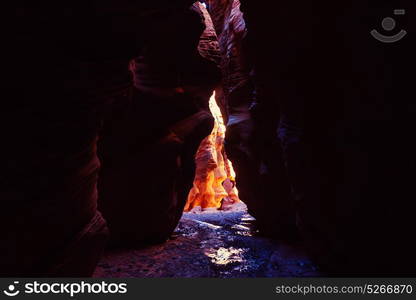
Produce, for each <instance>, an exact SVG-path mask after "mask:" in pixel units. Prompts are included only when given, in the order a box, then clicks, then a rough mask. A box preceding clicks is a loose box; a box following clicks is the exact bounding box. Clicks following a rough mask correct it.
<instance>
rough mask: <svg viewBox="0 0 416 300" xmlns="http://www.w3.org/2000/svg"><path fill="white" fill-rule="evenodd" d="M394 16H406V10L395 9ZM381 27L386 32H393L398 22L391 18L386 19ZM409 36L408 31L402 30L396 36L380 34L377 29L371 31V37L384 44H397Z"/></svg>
mask: <svg viewBox="0 0 416 300" xmlns="http://www.w3.org/2000/svg"><path fill="white" fill-rule="evenodd" d="M394 14H395V15H396V16H400V15H405V14H406V11H405V10H404V9H395V10H394ZM381 26H382V27H383V29H384V30H385V31H392V30H393V29H395V28H396V20H395V19H393V18H390V17H387V18H384V19H383V21H382V22H381ZM406 34H407V31H406V30H400V32H399V33H397V34H395V35H384V34H381V33H380V32H378V31H377V30H376V29H374V30H372V31H371V35H372V36H373V37H374V38H375V39H376V40H379V41H380V42H382V43H395V42H398V41H400V40H401V39H402V38H404V37H405V36H406Z"/></svg>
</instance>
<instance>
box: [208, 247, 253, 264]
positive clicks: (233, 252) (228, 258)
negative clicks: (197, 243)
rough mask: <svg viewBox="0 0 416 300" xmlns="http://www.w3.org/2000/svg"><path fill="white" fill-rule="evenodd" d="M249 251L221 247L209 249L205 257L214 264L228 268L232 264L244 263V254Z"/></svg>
mask: <svg viewBox="0 0 416 300" xmlns="http://www.w3.org/2000/svg"><path fill="white" fill-rule="evenodd" d="M247 251H248V249H242V248H234V247H230V248H224V247H221V248H219V249H207V250H206V252H205V255H206V256H208V257H209V258H211V262H212V263H213V264H216V265H221V266H226V265H228V264H231V263H242V262H243V261H244V253H246V252H247Z"/></svg>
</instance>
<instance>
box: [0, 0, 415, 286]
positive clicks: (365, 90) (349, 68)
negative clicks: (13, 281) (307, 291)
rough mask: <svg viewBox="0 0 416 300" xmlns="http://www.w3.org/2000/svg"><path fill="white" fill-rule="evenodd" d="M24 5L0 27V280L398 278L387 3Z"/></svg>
mask: <svg viewBox="0 0 416 300" xmlns="http://www.w3.org/2000/svg"><path fill="white" fill-rule="evenodd" d="M37 2H40V3H36V1H35V2H34V1H18V2H16V3H15V4H13V6H14V7H13V10H12V12H11V13H10V14H9V16H7V17H6V19H5V21H6V22H7V24H8V27H9V28H12V29H13V30H12V31H10V32H9V33H6V34H5V35H4V36H3V40H4V47H3V50H2V51H3V52H4V54H3V58H4V59H3V64H2V71H1V72H3V74H4V75H5V76H2V77H3V78H5V79H4V80H3V83H2V85H3V86H4V87H3V91H4V95H7V97H6V96H4V99H5V101H4V102H5V104H4V105H3V108H2V112H3V114H2V118H0V119H1V122H2V124H1V126H0V127H1V128H2V129H1V130H2V131H1V133H2V134H1V136H2V138H3V141H4V142H3V143H2V147H1V148H2V149H1V150H0V151H1V157H2V160H1V165H2V174H1V177H0V178H1V180H0V183H1V185H0V187H1V188H0V199H1V200H2V206H3V207H2V209H1V210H0V277H112V278H114V277H219V278H236V277H308V276H309V277H316V276H371V275H377V276H389V275H390V276H393V275H397V276H409V274H414V272H415V271H414V270H415V264H414V253H416V251H414V250H415V249H413V247H412V246H410V245H408V244H407V243H406V244H405V242H404V241H407V240H409V237H410V236H413V235H412V234H414V233H413V231H414V228H415V227H414V218H413V217H412V212H413V213H414V211H413V210H412V209H411V208H410V202H412V201H411V196H409V195H413V194H414V191H413V190H412V186H413V185H412V180H413V176H414V172H413V171H414V166H415V165H416V159H415V155H414V153H416V151H415V150H416V149H415V147H414V146H413V145H411V144H410V143H409V139H410V138H409V137H410V136H413V135H414V131H412V130H413V128H412V127H411V126H410V124H411V120H412V118H414V111H415V108H414V104H413V103H412V104H408V103H404V102H405V101H400V100H401V99H407V98H409V97H410V96H409V95H410V94H411V93H412V91H413V90H412V89H411V87H412V84H413V83H412V80H413V79H412V78H411V76H407V77H406V76H404V75H403V76H402V75H401V74H412V71H413V70H414V68H413V63H412V61H413V60H411V59H409V57H413V56H414V53H416V52H415V51H414V50H415V49H414V46H415V44H414V43H413V44H412V43H411V42H410V41H411V40H410V39H408V40H403V43H402V44H403V45H404V46H403V48H400V50H399V49H398V47H396V48H395V47H391V48H382V47H380V45H378V44H376V42H374V41H373V40H371V39H370V38H369V37H368V32H369V31H368V30H367V27H366V26H368V24H367V23H371V22H372V21H374V24H378V23H379V22H378V19H379V18H380V17H381V16H383V14H384V13H385V12H386V11H387V9H389V7H388V5H385V4H381V3H377V5H376V7H375V5H374V3H375V2H374V3H373V1H371V0H365V1H360V3H359V4H358V2H357V3H356V4H354V3H350V2H348V1H335V2H334V3H326V4H324V3H317V1H311V0H307V1H304V3H302V5H301V6H299V4H298V3H296V2H290V1H271V0H270V1H269V0H267V1H249V0H204V1H193V0H177V1H169V0H152V1H145V0H141V1H131V0H117V1H113V0H102V1H84V2H83V3H79V4H78V3H69V2H68V3H64V4H62V3H59V4H58V3H54V2H50V1H43V2H42V1H37ZM289 2H290V3H289ZM405 2H406V1H403V3H405ZM405 4H406V8H407V7H409V9H410V7H412V5H413V4H410V3H408V2H406V3H405ZM341 5H342V9H341ZM413 6H414V5H413ZM415 11H416V10H415ZM346 16H354V17H351V18H347V17H346ZM364 19H365V20H371V22H370V21H368V22H367V23H365V22H364V21H363V22H361V21H357V20H364ZM377 22H378V23H377ZM371 24H373V23H371ZM404 25H405V26H407V28H409V31H411V30H410V28H412V25H413V23H411V21H409V23H408V24H407V23H406V24H404ZM340 32H342V34H341V33H340ZM329 36H330V37H331V38H328V37H329ZM409 36H410V34H409ZM403 49H404V50H403ZM392 74H395V76H393V75H392ZM393 115H395V116H396V115H399V116H400V120H399V121H394V122H393V121H392V119H393ZM407 174H413V176H408V175H407ZM409 199H410V200H409Z"/></svg>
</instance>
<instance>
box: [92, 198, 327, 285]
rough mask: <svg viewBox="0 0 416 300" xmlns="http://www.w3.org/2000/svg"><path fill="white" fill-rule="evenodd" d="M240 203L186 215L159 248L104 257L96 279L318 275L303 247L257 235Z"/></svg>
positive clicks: (118, 251) (120, 252)
mask: <svg viewBox="0 0 416 300" xmlns="http://www.w3.org/2000/svg"><path fill="white" fill-rule="evenodd" d="M252 221H253V218H252V217H251V216H250V215H248V214H247V213H246V208H245V206H244V205H243V204H242V203H241V202H240V203H239V204H237V205H234V207H233V208H232V210H230V211H227V212H221V211H206V212H202V213H201V212H190V213H185V214H184V216H183V218H182V219H181V221H180V223H179V225H178V227H177V228H176V230H175V233H174V235H173V236H172V238H171V239H169V241H167V242H166V243H165V244H163V245H158V246H153V247H148V248H144V249H129V250H127V249H126V250H117V251H112V252H108V253H106V254H105V255H104V257H103V258H102V260H101V261H100V263H99V265H98V267H97V269H96V271H95V274H94V276H95V277H127V278H132V277H133V278H155V277H158V278H160V277H176V278H203V277H215V278H242V277H307V276H313V277H316V276H321V275H322V274H321V273H320V272H319V271H318V270H317V267H316V265H314V264H313V263H312V262H311V261H310V259H309V258H308V256H307V255H306V254H305V253H304V252H303V251H302V250H301V247H296V246H290V245H287V244H284V243H280V242H276V241H273V240H270V239H267V238H261V237H257V236H255V230H254V229H253V228H252Z"/></svg>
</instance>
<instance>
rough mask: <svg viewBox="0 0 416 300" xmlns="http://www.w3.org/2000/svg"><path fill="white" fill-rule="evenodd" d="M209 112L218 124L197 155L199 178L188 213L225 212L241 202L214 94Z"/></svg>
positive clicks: (190, 194)
mask: <svg viewBox="0 0 416 300" xmlns="http://www.w3.org/2000/svg"><path fill="white" fill-rule="evenodd" d="M210 110H211V113H212V115H213V116H214V118H215V125H214V128H213V130H212V132H211V134H210V135H209V136H207V137H206V138H205V139H204V140H203V141H202V143H201V145H200V146H199V148H198V151H197V153H196V155H195V162H196V166H197V167H196V176H195V181H194V185H193V188H192V190H191V191H190V193H189V196H188V202H187V205H186V207H185V211H189V210H191V209H193V208H194V207H197V206H199V207H201V208H222V209H226V208H227V206H228V205H231V204H234V203H236V202H238V201H239V199H238V191H237V189H236V188H235V183H234V182H235V173H234V170H233V167H232V164H231V162H230V161H229V160H228V159H227V156H226V154H225V151H224V138H225V125H224V120H223V117H222V115H221V111H220V109H219V107H218V105H217V104H216V102H215V94H213V95H212V97H211V99H210Z"/></svg>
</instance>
